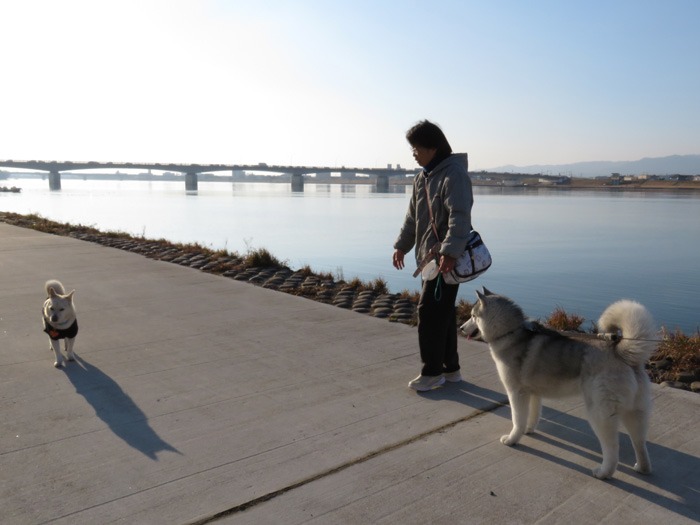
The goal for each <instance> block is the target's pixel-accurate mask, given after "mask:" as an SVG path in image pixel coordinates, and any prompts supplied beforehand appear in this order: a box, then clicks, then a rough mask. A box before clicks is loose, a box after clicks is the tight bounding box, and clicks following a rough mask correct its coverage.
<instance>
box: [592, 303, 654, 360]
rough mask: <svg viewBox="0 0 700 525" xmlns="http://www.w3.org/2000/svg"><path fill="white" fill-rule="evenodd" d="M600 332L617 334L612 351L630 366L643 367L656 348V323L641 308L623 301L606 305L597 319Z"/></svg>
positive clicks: (643, 308)
mask: <svg viewBox="0 0 700 525" xmlns="http://www.w3.org/2000/svg"><path fill="white" fill-rule="evenodd" d="M598 329H599V330H600V331H602V332H613V333H617V332H620V334H621V336H622V339H621V340H620V342H619V343H617V344H616V345H615V348H614V352H615V353H616V354H617V355H618V356H619V357H620V359H622V360H623V361H624V362H625V363H627V364H628V365H630V366H633V367H638V366H644V364H645V363H646V362H647V361H648V360H649V358H650V357H651V355H652V354H653V353H654V351H655V350H656V347H657V343H658V342H657V341H656V339H658V337H657V336H656V323H655V322H654V318H653V317H652V316H651V314H650V313H649V310H647V309H646V308H645V307H644V306H643V305H641V304H639V303H637V302H635V301H630V300H628V299H624V300H622V301H617V302H616V303H613V304H611V305H610V306H608V307H607V308H606V309H605V311H604V312H603V315H601V316H600V319H599V320H598Z"/></svg>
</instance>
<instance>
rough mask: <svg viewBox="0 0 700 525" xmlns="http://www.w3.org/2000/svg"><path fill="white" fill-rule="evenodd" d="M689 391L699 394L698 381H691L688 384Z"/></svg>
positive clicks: (699, 384)
mask: <svg viewBox="0 0 700 525" xmlns="http://www.w3.org/2000/svg"><path fill="white" fill-rule="evenodd" d="M690 389H691V390H692V391H693V392H700V381H693V382H692V383H690Z"/></svg>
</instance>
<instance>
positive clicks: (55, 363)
mask: <svg viewBox="0 0 700 525" xmlns="http://www.w3.org/2000/svg"><path fill="white" fill-rule="evenodd" d="M53 366H55V367H56V368H61V367H62V366H63V360H61V361H54V363H53Z"/></svg>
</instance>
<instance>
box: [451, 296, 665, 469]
mask: <svg viewBox="0 0 700 525" xmlns="http://www.w3.org/2000/svg"><path fill="white" fill-rule="evenodd" d="M477 297H478V301H477V303H476V304H475V305H474V308H473V309H472V316H471V319H469V320H468V321H467V322H466V323H464V324H463V325H462V327H461V331H462V333H464V334H465V335H467V336H472V335H474V334H475V333H476V332H477V330H478V332H479V333H480V335H481V338H482V339H483V340H484V341H485V342H487V343H488V345H489V349H490V350H491V356H492V357H493V360H494V361H495V362H496V367H497V369H498V375H499V377H500V379H501V382H502V383H503V386H504V387H505V389H506V392H507V393H508V400H509V401H510V408H511V413H512V419H513V429H512V430H511V432H510V434H507V435H505V436H503V437H501V442H502V443H504V444H506V445H515V444H516V443H518V441H519V440H520V438H521V437H522V435H523V434H524V433H531V432H534V430H535V427H536V426H537V423H538V421H539V418H540V413H541V397H563V396H567V395H571V394H576V393H582V394H583V398H584V401H585V404H586V409H587V413H588V420H589V422H590V424H591V427H593V431H594V432H595V434H596V436H597V437H598V440H599V441H600V445H601V448H602V452H603V462H602V464H601V465H600V466H599V467H597V468H595V469H594V470H593V475H594V476H595V477H596V478H600V479H604V478H609V477H610V476H612V475H613V473H614V472H615V469H616V468H617V464H618V456H619V437H618V425H619V421H620V420H621V421H622V423H624V425H625V427H626V428H627V430H628V432H629V434H630V437H631V438H632V445H633V446H634V452H635V455H636V458H637V462H636V464H635V466H634V469H635V470H636V471H637V472H640V473H645V474H646V473H650V472H651V462H650V460H649V454H648V453H647V448H646V437H647V430H648V426H649V414H650V410H651V399H650V387H649V384H650V381H649V377H648V376H647V374H646V372H645V371H644V364H645V362H646V361H647V360H648V359H649V357H650V356H651V354H652V353H653V351H654V349H655V343H653V342H652V341H650V340H653V339H654V335H655V331H656V329H655V325H654V321H653V319H652V317H651V314H650V313H649V312H648V311H647V309H646V308H644V306H642V305H641V304H639V303H636V302H634V301H628V300H623V301H618V302H616V303H613V304H612V305H611V306H609V307H608V308H607V309H606V310H605V312H603V315H602V316H601V317H600V320H599V321H598V329H599V330H600V331H601V332H607V333H609V334H608V337H607V340H605V339H603V338H597V339H594V338H592V337H591V336H585V335H583V334H582V335H581V336H580V337H577V336H567V335H563V334H561V333H559V332H556V331H554V330H549V329H547V328H545V327H543V326H541V325H539V324H538V323H535V322H528V321H526V319H525V316H524V314H523V312H522V310H521V309H520V307H518V306H517V305H516V304H515V303H514V302H513V301H512V300H510V299H508V298H507V297H503V296H501V295H496V294H492V293H491V292H489V291H488V290H486V289H485V288H484V293H483V294H482V293H479V292H477Z"/></svg>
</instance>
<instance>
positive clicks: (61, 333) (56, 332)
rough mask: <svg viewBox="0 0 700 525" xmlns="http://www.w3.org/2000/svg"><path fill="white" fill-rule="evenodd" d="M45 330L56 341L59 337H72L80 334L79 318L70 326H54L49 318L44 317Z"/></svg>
mask: <svg viewBox="0 0 700 525" xmlns="http://www.w3.org/2000/svg"><path fill="white" fill-rule="evenodd" d="M44 332H46V333H47V334H49V337H50V338H51V339H53V340H54V341H57V340H59V339H72V338H73V337H75V336H76V335H78V320H77V319H76V320H75V321H73V324H72V325H70V326H69V327H68V328H63V329H61V328H54V327H53V326H51V325H50V324H49V322H48V319H46V317H44Z"/></svg>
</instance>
